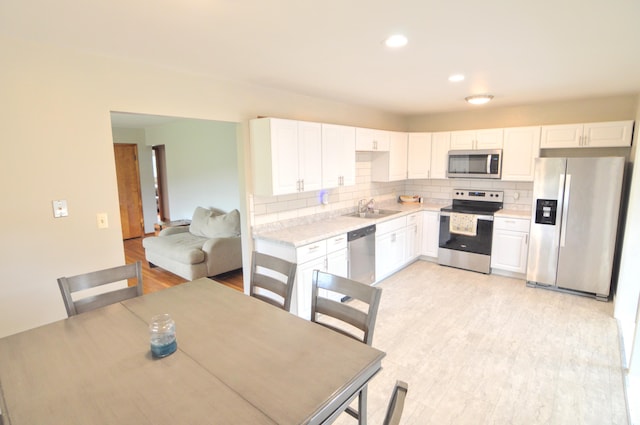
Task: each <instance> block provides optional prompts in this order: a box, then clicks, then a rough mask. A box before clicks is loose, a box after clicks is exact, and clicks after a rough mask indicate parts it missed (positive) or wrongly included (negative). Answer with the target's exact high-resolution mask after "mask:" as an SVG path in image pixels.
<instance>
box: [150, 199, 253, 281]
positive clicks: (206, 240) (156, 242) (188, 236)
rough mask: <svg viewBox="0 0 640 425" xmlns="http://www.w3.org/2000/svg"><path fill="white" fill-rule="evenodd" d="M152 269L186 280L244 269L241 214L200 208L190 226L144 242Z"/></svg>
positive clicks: (163, 233) (164, 233) (171, 230)
mask: <svg viewBox="0 0 640 425" xmlns="http://www.w3.org/2000/svg"><path fill="white" fill-rule="evenodd" d="M142 246H143V247H144V252H145V257H146V259H147V261H148V262H149V265H150V266H151V267H155V266H158V267H161V268H163V269H165V270H168V271H170V272H171V273H174V274H177V275H178V276H181V277H183V278H185V279H187V280H194V279H198V278H201V277H207V276H215V275H218V274H220V273H224V272H228V271H231V270H236V269H239V268H241V267H242V246H241V240H240V213H239V212H238V210H233V211H230V212H229V213H224V212H223V211H220V210H218V209H215V208H208V209H207V208H202V207H197V208H196V210H195V211H194V213H193V218H192V219H191V225H190V226H183V227H169V228H166V229H163V230H162V231H161V232H160V233H159V234H158V236H153V237H148V238H145V239H143V240H142Z"/></svg>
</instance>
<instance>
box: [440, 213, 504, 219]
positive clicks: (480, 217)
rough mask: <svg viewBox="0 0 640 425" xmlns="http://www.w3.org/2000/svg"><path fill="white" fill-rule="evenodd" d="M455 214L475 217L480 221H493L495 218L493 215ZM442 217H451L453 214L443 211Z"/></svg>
mask: <svg viewBox="0 0 640 425" xmlns="http://www.w3.org/2000/svg"><path fill="white" fill-rule="evenodd" d="M454 214H466V215H475V216H476V217H477V218H478V220H484V221H493V216H492V215H479V214H468V213H454ZM440 215H441V216H442V217H449V216H450V215H451V213H450V212H446V211H441V212H440Z"/></svg>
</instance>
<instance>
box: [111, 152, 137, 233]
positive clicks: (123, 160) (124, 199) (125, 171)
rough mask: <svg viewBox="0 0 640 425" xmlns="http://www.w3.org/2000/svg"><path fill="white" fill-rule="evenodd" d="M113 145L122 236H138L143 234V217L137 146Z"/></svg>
mask: <svg viewBox="0 0 640 425" xmlns="http://www.w3.org/2000/svg"><path fill="white" fill-rule="evenodd" d="M113 146H114V152H115V158H116V176H117V178H118V198H119V200H120V222H121V225H122V238H123V239H132V238H139V237H142V236H143V234H144V231H143V225H144V219H143V216H142V196H141V190H140V172H139V169H138V146H136V145H135V144H124V143H115V144H114V145H113Z"/></svg>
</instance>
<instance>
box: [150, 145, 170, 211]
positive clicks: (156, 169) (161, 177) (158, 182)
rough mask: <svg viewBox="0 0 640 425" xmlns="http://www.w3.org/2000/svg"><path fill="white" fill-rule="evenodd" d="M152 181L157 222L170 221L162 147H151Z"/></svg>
mask: <svg viewBox="0 0 640 425" xmlns="http://www.w3.org/2000/svg"><path fill="white" fill-rule="evenodd" d="M152 149H153V150H152V156H151V161H152V163H153V181H154V185H155V191H156V209H157V212H158V222H165V221H170V214H169V197H168V194H167V160H166V158H167V157H166V152H165V149H164V145H155V146H153V147H152Z"/></svg>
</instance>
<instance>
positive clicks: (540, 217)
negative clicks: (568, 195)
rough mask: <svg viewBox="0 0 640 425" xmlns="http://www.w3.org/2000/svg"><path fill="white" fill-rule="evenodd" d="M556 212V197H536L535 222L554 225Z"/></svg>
mask: <svg viewBox="0 0 640 425" xmlns="http://www.w3.org/2000/svg"><path fill="white" fill-rule="evenodd" d="M557 212H558V200H557V199H537V200H536V223H538V224H550V225H552V226H555V225H556V215H557Z"/></svg>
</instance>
